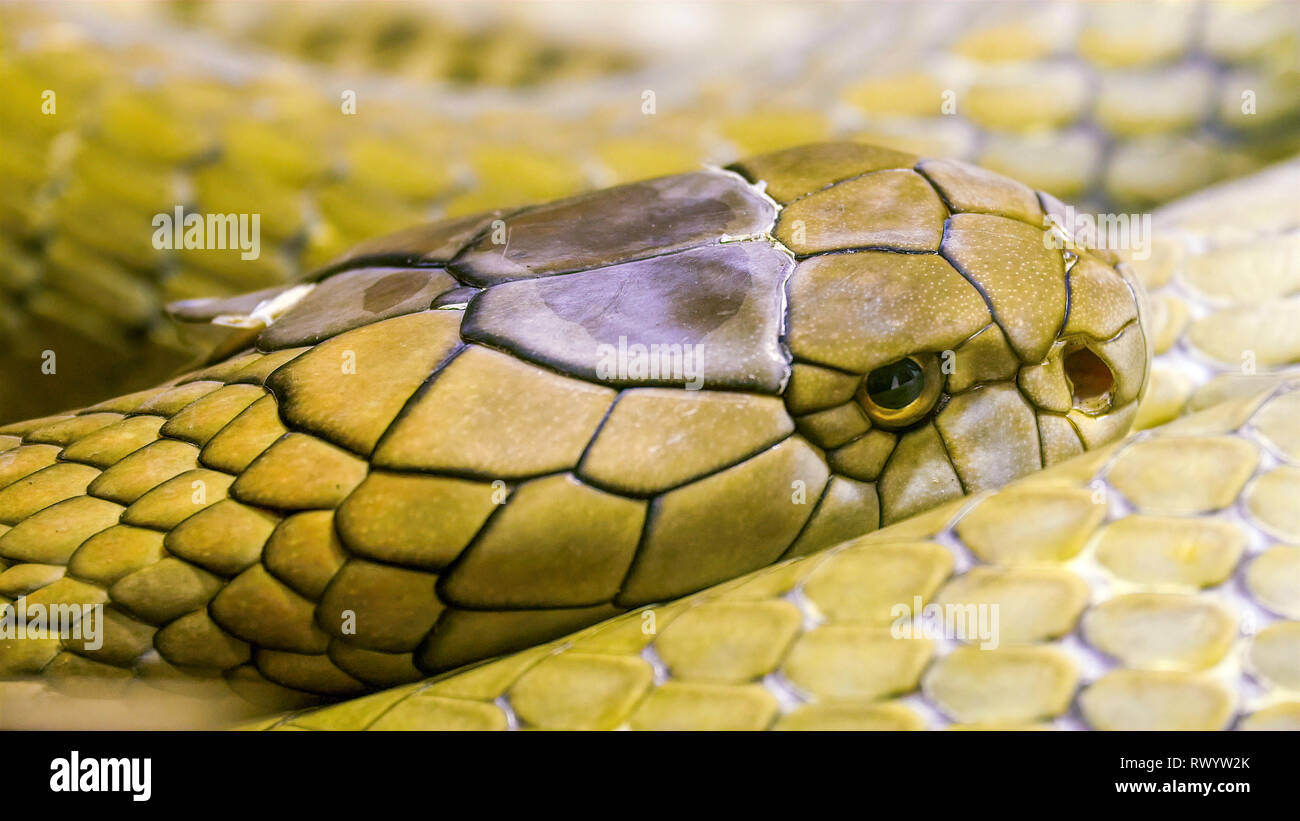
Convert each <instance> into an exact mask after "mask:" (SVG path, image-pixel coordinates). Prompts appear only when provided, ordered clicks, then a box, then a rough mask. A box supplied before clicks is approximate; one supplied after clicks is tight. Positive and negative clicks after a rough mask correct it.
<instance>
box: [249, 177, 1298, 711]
mask: <svg viewBox="0 0 1300 821" xmlns="http://www.w3.org/2000/svg"><path fill="white" fill-rule="evenodd" d="M1298 178H1300V160H1293V161H1291V162H1289V163H1286V164H1283V165H1280V166H1277V167H1275V168H1272V169H1269V170H1267V171H1265V172H1262V173H1260V174H1258V175H1255V176H1253V177H1250V178H1248V179H1245V180H1241V181H1239V182H1234V183H1230V184H1225V185H1223V186H1219V187H1217V188H1213V189H1210V190H1207V191H1205V192H1202V193H1200V194H1197V195H1194V196H1192V197H1189V198H1187V199H1185V200H1182V201H1179V202H1177V203H1174V204H1172V205H1170V206H1168V207H1167V208H1164V209H1161V210H1160V211H1158V212H1157V213H1156V215H1155V230H1156V234H1155V237H1154V241H1155V251H1156V253H1154V254H1153V255H1152V256H1151V257H1150V259H1147V260H1140V261H1135V263H1134V265H1135V267H1136V268H1137V269H1138V271H1139V273H1140V275H1141V277H1142V279H1143V280H1144V281H1145V282H1147V283H1148V284H1149V285H1151V286H1152V287H1153V288H1154V292H1153V299H1152V301H1153V303H1154V304H1155V305H1156V306H1157V308H1156V310H1154V311H1153V312H1152V313H1153V317H1154V318H1153V323H1152V325H1153V336H1154V337H1155V339H1156V343H1155V344H1156V349H1157V356H1156V359H1155V363H1154V369H1153V385H1152V388H1151V391H1150V392H1149V394H1148V395H1147V397H1146V399H1144V401H1143V404H1142V409H1141V411H1140V413H1139V423H1140V424H1141V423H1142V422H1144V421H1145V426H1147V427H1150V426H1155V425H1157V424H1159V423H1162V422H1163V423H1164V424H1161V425H1160V426H1159V427H1156V428H1155V429H1154V430H1147V431H1143V432H1140V433H1137V434H1133V435H1131V436H1129V437H1128V438H1126V439H1125V440H1124V441H1123V442H1121V443H1117V444H1113V445H1110V446H1107V447H1105V448H1102V449H1101V450H1098V451H1094V452H1092V453H1089V454H1085V455H1082V456H1079V457H1077V458H1075V459H1073V460H1071V461H1069V462H1066V463H1065V464H1062V465H1059V466H1057V467H1055V468H1050V469H1048V470H1045V471H1042V472H1041V473H1038V474H1035V475H1033V476H1031V477H1028V478H1026V479H1023V480H1020V481H1019V482H1016V483H1014V484H1013V485H1012V486H1010V487H1007V488H1006V489H1004V490H1001V491H998V492H995V493H991V494H981V495H979V496H977V497H974V498H970V499H967V500H962V501H957V502H952V503H949V504H948V505H946V506H944V507H943V508H940V509H937V510H934V511H932V512H931V513H927V514H922V515H920V516H917V517H914V518H912V519H909V520H907V521H905V522H902V523H900V524H898V525H894V526H892V527H888V528H885V529H883V530H881V531H878V532H876V533H874V534H871V535H869V536H866V537H863V538H860V539H857V540H854V541H850V542H849V543H847V544H844V545H840V546H837V547H834V548H831V549H830V550H827V551H824V552H822V553H819V554H817V555H813V556H809V557H806V558H801V559H795V560H791V561H789V562H787V563H785V564H783V565H780V566H777V567H773V568H769V569H767V570H762V571H758V572H756V573H754V574H751V575H749V576H748V577H745V578H742V579H739V580H736V581H734V582H730V583H727V584H723V585H719V586H717V587H715V588H712V589H710V590H708V591H705V592H703V593H700V594H698V595H696V596H694V597H691V598H690V599H688V600H684V601H677V602H673V603H669V604H666V605H663V606H658V607H650V608H646V609H644V610H641V611H639V612H633V613H631V614H628V615H626V616H623V617H620V618H619V619H616V620H613V621H611V622H607V623H605V624H602V625H598V626H596V627H593V628H590V629H588V630H586V631H582V632H580V633H578V634H575V635H573V636H570V637H567V638H565V639H563V640H561V641H558V642H553V643H550V644H547V645H543V646H541V647H538V648H534V649H531V650H528V651H524V652H522V653H519V654H516V655H515V656H511V657H508V658H505V659H502V660H500V661H496V662H492V663H489V664H486V665H482V666H480V667H477V668H474V669H472V670H469V671H466V672H461V673H458V674H453V675H449V676H443V677H439V678H437V679H431V680H428V681H425V682H421V683H419V684H413V685H409V686H406V687H399V688H394V689H393V690H390V691H388V692H385V693H380V694H376V695H374V696H368V697H365V698H362V699H357V700H353V701H350V702H348V703H345V704H341V705H337V706H334V707H329V708H326V709H321V710H314V711H308V712H300V713H293V714H286V715H281V716H277V717H275V718H273V719H268V720H267V721H264V722H261V723H259V724H256V725H249V726H257V727H269V728H282V729H361V728H372V729H399V728H411V729H435V728H438V729H450V728H505V727H512V728H527V727H566V728H578V727H645V728H667V727H675V728H695V729H704V728H718V729H721V728H745V729H759V728H774V729H796V728H803V729H832V728H839V729H922V728H942V727H953V728H960V727H1016V728H1020V727H1030V726H1033V727H1044V728H1057V729H1081V728H1089V727H1091V728H1098V729H1222V728H1236V729H1247V730H1268V729H1273V730H1288V729H1289V730H1296V729H1300V676H1297V670H1296V664H1295V661H1296V659H1297V658H1300V521H1297V518H1296V511H1297V506H1296V499H1297V498H1298V497H1300V437H1298V436H1297V426H1296V419H1297V414H1298V413H1300V378H1298V374H1297V368H1296V363H1297V362H1298V361H1300V350H1297V347H1296V344H1295V341H1294V334H1293V331H1292V329H1293V328H1294V327H1295V322H1294V320H1292V321H1277V320H1276V319H1272V320H1270V317H1275V316H1276V313H1277V312H1278V311H1279V310H1282V311H1285V310H1290V307H1289V306H1291V305H1292V303H1293V302H1294V299H1295V296H1294V295H1295V291H1296V275H1297V272H1300V256H1297V255H1296V254H1294V253H1290V254H1288V253H1285V251H1284V250H1283V249H1285V248H1286V247H1287V246H1286V244H1287V243H1288V242H1292V241H1293V240H1294V237H1295V234H1296V231H1297V228H1298V227H1300V225H1298V222H1297V221H1298V220H1300V215H1298V214H1297V213H1296V210H1295V191H1296V190H1297V185H1298V184H1300V179H1298ZM1161 305H1165V306H1172V308H1162V307H1160V306H1161ZM1180 309H1181V310H1180ZM1189 315H1190V316H1189ZM1179 316H1182V317H1183V319H1181V320H1179V319H1178V317H1179ZM1171 317H1172V320H1171ZM1225 319H1231V320H1232V321H1231V322H1230V323H1228V324H1226V325H1225V324H1224V320H1225ZM1243 320H1244V321H1243ZM1247 363H1249V364H1251V365H1253V366H1255V368H1254V370H1255V371H1256V372H1255V373H1253V374H1252V373H1249V372H1245V373H1243V365H1246V364H1247ZM1189 410H1191V411H1197V412H1196V413H1195V414H1194V415H1191V416H1183V417H1182V418H1177V417H1178V416H1179V414H1180V413H1183V412H1185V411H1189ZM1169 420H1173V421H1169ZM918 596H919V597H920V598H921V602H922V603H923V604H924V603H931V602H933V603H936V604H953V605H958V606H970V605H974V606H976V607H978V606H980V605H990V604H997V605H998V606H999V607H998V613H999V622H998V625H997V628H998V629H997V633H998V637H999V646H998V647H997V648H996V649H988V650H981V649H978V648H979V645H980V643H981V641H980V640H979V639H978V638H973V639H971V640H970V641H953V640H951V638H945V639H937V640H936V639H927V638H926V637H925V636H924V635H917V636H915V637H913V638H907V637H902V638H894V637H893V635H892V634H891V632H890V626H891V625H892V624H893V623H894V621H895V615H896V614H894V613H893V612H892V608H893V607H894V606H896V605H905V606H907V607H908V608H914V607H915V603H916V599H915V597H918ZM975 612H977V613H978V612H979V611H978V610H976V611H975ZM986 615H987V614H986ZM989 624H990V623H989V622H987V621H986V622H985V626H989Z"/></svg>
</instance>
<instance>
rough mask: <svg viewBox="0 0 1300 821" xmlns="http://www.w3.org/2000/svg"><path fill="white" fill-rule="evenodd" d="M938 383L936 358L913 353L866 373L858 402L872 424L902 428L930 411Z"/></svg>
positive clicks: (937, 390) (934, 400)
mask: <svg viewBox="0 0 1300 821" xmlns="http://www.w3.org/2000/svg"><path fill="white" fill-rule="evenodd" d="M942 386H943V380H942V379H941V378H940V373H939V360H938V358H937V357H935V356H934V354H914V355H912V356H906V357H903V358H902V359H899V360H898V361H896V362H890V363H889V364H888V365H881V366H880V367H879V368H876V369H875V370H874V371H872V372H871V373H869V374H867V378H866V379H864V380H863V381H862V386H861V387H860V388H858V403H859V404H861V405H862V409H863V410H865V411H866V412H867V416H869V417H870V418H871V421H872V422H874V423H875V424H877V425H880V426H881V427H884V428H903V427H907V426H908V425H911V424H912V423H914V422H916V421H917V420H919V419H920V418H921V417H923V416H925V415H926V414H927V413H929V412H930V409H931V408H933V407H934V403H935V402H936V401H938V399H939V393H940V389H941V388H942Z"/></svg>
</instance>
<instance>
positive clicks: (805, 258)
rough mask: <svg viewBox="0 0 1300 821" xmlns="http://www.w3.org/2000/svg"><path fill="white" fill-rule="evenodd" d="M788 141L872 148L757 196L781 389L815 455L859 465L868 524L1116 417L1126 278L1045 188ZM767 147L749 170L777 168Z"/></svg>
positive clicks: (1139, 305) (1133, 328) (1027, 460)
mask: <svg viewBox="0 0 1300 821" xmlns="http://www.w3.org/2000/svg"><path fill="white" fill-rule="evenodd" d="M803 150H804V151H812V154H811V155H810V156H811V159H810V160H809V162H810V163H811V164H813V165H817V164H819V163H820V164H821V165H825V164H826V156H827V154H826V153H823V154H821V155H820V159H819V158H818V157H819V155H818V154H817V152H818V151H821V152H831V153H832V154H833V153H834V152H843V153H853V152H862V151H875V152H878V153H877V154H876V155H873V156H876V157H878V158H879V160H878V162H877V165H878V166H879V167H878V168H875V169H874V170H867V171H865V172H863V173H860V174H858V175H856V176H853V177H851V178H848V179H845V180H842V181H839V182H836V183H833V184H831V185H828V186H825V187H822V188H819V189H817V190H814V191H812V192H811V193H807V194H804V195H801V196H794V197H790V196H789V194H788V193H787V192H786V191H784V190H782V189H781V187H780V186H779V185H778V186H777V194H775V195H774V197H775V198H777V199H778V201H781V200H782V196H783V195H784V196H785V197H786V198H787V200H788V201H786V202H784V203H783V205H784V207H783V208H782V211H781V213H780V215H779V218H778V223H777V227H776V229H775V235H776V237H777V238H778V239H779V240H780V241H781V242H783V243H784V244H785V245H786V247H788V248H789V249H790V250H791V252H792V253H794V255H795V257H796V260H797V261H798V262H797V265H796V268H795V270H794V272H793V274H792V275H791V277H790V279H789V281H788V284H787V298H788V301H789V303H788V313H787V326H786V334H785V342H786V345H787V347H788V349H789V351H790V354H791V357H792V370H791V379H790V384H789V385H788V386H787V389H786V392H785V398H786V405H787V408H788V410H789V411H790V412H791V414H792V415H793V416H794V417H795V419H796V423H797V425H798V427H799V429H800V431H801V432H802V433H803V434H804V435H805V436H807V437H808V438H809V439H811V440H812V441H814V442H816V443H817V444H818V445H820V446H821V447H823V448H824V449H825V450H826V453H827V459H828V461H829V463H830V465H831V467H832V469H833V470H835V471H836V472H837V473H840V474H841V475H844V476H848V477H851V478H855V479H858V480H860V481H869V482H875V483H876V487H877V492H878V495H879V498H880V505H881V521H882V523H883V524H887V523H889V522H892V521H897V520H899V519H901V518H904V517H906V516H908V515H910V514H912V513H915V512H918V511H921V510H924V509H927V508H930V507H932V506H934V505H935V504H938V503H940V502H943V501H945V500H947V499H950V498H955V497H956V496H959V495H961V494H963V493H970V492H975V491H981V490H986V489H989V488H994V487H998V486H1001V485H1003V484H1005V483H1006V482H1008V481H1010V480H1012V479H1015V478H1017V477H1019V476H1022V475H1024V474H1026V473H1029V472H1031V471H1034V470H1037V469H1040V468H1042V467H1046V466H1049V465H1052V464H1055V463H1057V462H1060V461H1063V460H1065V459H1067V458H1069V457H1070V456H1073V455H1076V454H1079V453H1082V452H1083V451H1085V450H1087V449H1089V448H1094V447H1097V446H1099V445H1102V444H1104V443H1106V442H1109V441H1111V440H1114V439H1116V438H1118V437H1120V436H1122V435H1123V434H1124V433H1125V432H1126V431H1127V430H1128V429H1129V427H1130V426H1131V425H1132V422H1133V419H1134V416H1135V413H1136V409H1137V403H1138V400H1139V398H1140V397H1141V395H1142V392H1143V390H1144V387H1145V384H1146V380H1147V372H1148V370H1149V366H1150V361H1151V350H1150V344H1149V340H1148V335H1147V333H1146V331H1145V329H1144V319H1143V317H1144V315H1145V308H1144V307H1143V297H1142V292H1141V288H1140V286H1139V285H1138V284H1137V282H1136V280H1135V279H1134V277H1133V276H1132V274H1131V272H1130V271H1129V270H1128V268H1127V266H1125V265H1124V264H1123V263H1121V262H1120V261H1119V259H1118V257H1117V256H1116V255H1115V254H1114V253H1113V252H1111V251H1109V250H1106V249H1099V248H1090V247H1085V246H1083V245H1080V244H1077V243H1075V242H1074V241H1073V238H1071V237H1069V236H1068V235H1067V234H1065V233H1064V232H1063V229H1062V227H1061V226H1062V223H1063V222H1064V216H1065V207H1064V206H1062V205H1061V204H1060V203H1059V202H1058V201H1056V200H1055V199H1053V198H1051V197H1049V196H1047V195H1044V194H1040V193H1038V192H1035V191H1033V190H1032V189H1030V188H1028V187H1027V186H1025V185H1022V184H1021V183H1018V182H1016V181H1014V180H1011V179H1008V178H1006V177H1002V176H1000V175H998V174H995V173H992V172H989V171H985V170H983V169H979V168H976V167H974V166H971V165H967V164H965V163H961V162H957V161H952V160H918V161H916V162H914V163H911V164H905V163H904V162H903V161H901V160H900V159H899V158H898V157H897V156H896V155H895V152H886V151H884V150H882V149H863V148H861V147H859V148H854V149H849V148H847V147H845V146H839V147H819V148H815V149H803ZM776 156H778V155H771V156H770V157H769V158H759V159H757V160H754V161H750V163H749V166H750V168H749V171H750V174H751V177H761V176H762V174H763V172H764V170H765V169H766V170H767V172H768V173H770V174H771V175H772V176H773V178H776V179H779V177H780V175H779V173H778V171H779V169H780V163H778V162H777V161H775V160H774V159H772V157H776ZM866 157H867V155H862V156H860V157H859V162H860V164H861V163H863V162H865V163H866V165H867V167H868V168H869V169H871V168H872V166H871V161H870V160H869V159H866ZM784 162H785V163H786V164H787V165H789V164H791V163H792V159H791V158H790V157H786V158H785V159H784Z"/></svg>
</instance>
